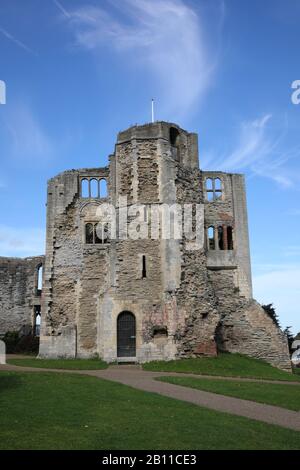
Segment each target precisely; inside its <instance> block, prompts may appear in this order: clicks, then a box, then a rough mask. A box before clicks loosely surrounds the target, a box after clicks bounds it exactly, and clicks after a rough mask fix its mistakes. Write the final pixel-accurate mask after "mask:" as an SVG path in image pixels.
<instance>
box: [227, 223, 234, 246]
mask: <svg viewBox="0 0 300 470" xmlns="http://www.w3.org/2000/svg"><path fill="white" fill-rule="evenodd" d="M227 245H228V250H233V233H232V227H227Z"/></svg>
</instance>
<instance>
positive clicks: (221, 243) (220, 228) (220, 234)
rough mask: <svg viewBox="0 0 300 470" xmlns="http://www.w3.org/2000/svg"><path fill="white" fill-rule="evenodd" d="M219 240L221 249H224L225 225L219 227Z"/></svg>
mask: <svg viewBox="0 0 300 470" xmlns="http://www.w3.org/2000/svg"><path fill="white" fill-rule="evenodd" d="M218 241H219V250H224V233H223V227H218Z"/></svg>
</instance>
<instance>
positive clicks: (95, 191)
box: [90, 178, 99, 198]
mask: <svg viewBox="0 0 300 470" xmlns="http://www.w3.org/2000/svg"><path fill="white" fill-rule="evenodd" d="M90 190H91V197H93V198H98V197H99V182H98V180H96V179H95V178H93V179H91V180H90Z"/></svg>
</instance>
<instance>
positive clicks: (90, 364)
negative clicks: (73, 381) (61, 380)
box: [7, 358, 108, 370]
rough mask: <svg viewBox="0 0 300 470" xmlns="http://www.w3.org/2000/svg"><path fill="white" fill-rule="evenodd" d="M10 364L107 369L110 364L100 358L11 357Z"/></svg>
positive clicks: (43, 367) (48, 367)
mask: <svg viewBox="0 0 300 470" xmlns="http://www.w3.org/2000/svg"><path fill="white" fill-rule="evenodd" d="M7 363H8V364H13V365H15V366H22V367H40V368H42V369H69V370H96V369H106V368H107V367H108V364H107V363H106V362H103V361H101V360H100V359H36V358H26V359H9V360H8V361H7Z"/></svg>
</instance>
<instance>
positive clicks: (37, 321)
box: [34, 306, 41, 336]
mask: <svg viewBox="0 0 300 470" xmlns="http://www.w3.org/2000/svg"><path fill="white" fill-rule="evenodd" d="M40 329H41V309H40V307H39V306H37V307H36V310H35V324H34V335H35V336H40Z"/></svg>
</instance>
